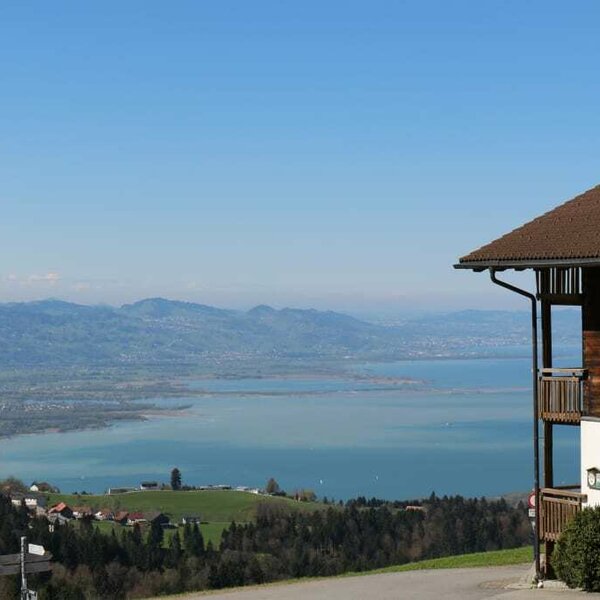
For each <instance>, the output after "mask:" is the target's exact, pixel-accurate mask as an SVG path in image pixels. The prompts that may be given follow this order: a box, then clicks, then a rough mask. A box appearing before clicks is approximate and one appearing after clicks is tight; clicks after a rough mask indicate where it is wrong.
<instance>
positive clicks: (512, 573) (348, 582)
mask: <svg viewBox="0 0 600 600" xmlns="http://www.w3.org/2000/svg"><path fill="white" fill-rule="evenodd" d="M527 570H528V568H527V567H524V566H512V567H491V568H490V567H487V568H477V569H447V570H445V569H439V570H432V571H406V572H404V573H386V574H383V575H364V576H360V577H344V578H339V579H319V580H315V581H307V582H303V583H293V584H276V585H267V586H257V587H252V588H247V589H241V590H234V591H229V592H218V593H211V594H189V595H184V596H177V598H178V599H181V600H194V599H198V600H201V599H206V600H209V599H210V600H484V599H489V598H492V599H498V600H560V599H561V598H565V597H566V598H572V599H573V600H575V598H582V599H585V600H588V599H591V598H600V594H585V595H584V594H583V593H579V592H573V591H571V590H556V589H545V590H528V589H509V588H507V586H508V585H510V584H514V583H517V582H518V581H519V579H521V578H523V576H524V575H525V574H526V573H527Z"/></svg>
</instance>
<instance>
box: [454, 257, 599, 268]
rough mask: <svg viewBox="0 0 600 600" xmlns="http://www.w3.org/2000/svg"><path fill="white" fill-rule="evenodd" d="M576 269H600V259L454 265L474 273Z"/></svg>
mask: <svg viewBox="0 0 600 600" xmlns="http://www.w3.org/2000/svg"><path fill="white" fill-rule="evenodd" d="M557 267H558V268H563V269H568V268H574V267H600V258H569V259H564V258H561V259H539V260H481V261H479V260H477V261H465V262H459V263H457V264H455V265H454V268H455V269H470V270H472V271H485V270H486V269H493V270H494V271H504V270H506V269H514V270H515V271H524V270H525V269H551V268H557Z"/></svg>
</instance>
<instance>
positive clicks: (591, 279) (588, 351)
mask: <svg viewBox="0 0 600 600" xmlns="http://www.w3.org/2000/svg"><path fill="white" fill-rule="evenodd" d="M598 231H600V186H596V187H594V188H592V189H590V190H588V191H586V192H584V193H582V194H580V195H578V196H576V197H574V198H572V199H571V200H568V201H567V202H563V203H562V204H560V205H558V206H557V207H556V208H554V209H552V210H550V211H547V212H544V213H543V214H542V215H540V216H539V217H537V218H535V219H533V220H532V221H529V222H528V223H525V224H524V225H522V226H520V227H517V228H516V229H514V230H513V231H510V232H508V233H506V234H505V235H503V236H501V237H499V238H497V239H496V240H493V241H492V242H490V243H488V244H485V245H484V246H481V247H480V248H478V249H476V250H474V251H472V252H470V253H469V254H467V255H465V256H463V257H461V258H460V260H459V262H458V264H456V265H455V267H456V268H458V269H470V270H473V271H475V272H482V271H488V272H489V274H490V277H491V280H492V282H494V283H495V284H496V285H499V286H501V287H503V288H505V289H508V290H510V291H511V292H514V293H517V294H519V295H520V296H522V297H525V298H527V299H528V300H529V301H530V302H531V322H532V327H531V328H532V362H533V373H534V378H533V397H532V403H533V466H534V469H533V471H534V473H533V474H534V478H533V479H534V490H535V495H536V501H537V510H536V516H535V524H536V528H537V536H536V538H535V543H534V550H535V566H536V575H537V576H541V574H542V573H541V561H540V547H541V545H542V544H545V550H546V575H551V574H552V551H553V546H554V543H555V542H556V541H557V540H558V538H559V537H560V535H561V533H562V531H564V528H565V526H566V525H567V523H568V522H569V521H570V520H571V519H572V518H573V517H574V516H575V515H576V514H577V513H578V512H579V511H580V510H581V509H582V508H583V507H584V506H600V484H598V480H597V479H595V477H596V475H595V473H598V472H600V236H599V235H598ZM528 269H529V270H532V271H534V273H535V281H536V293H535V294H532V293H531V292H529V291H528V290H525V289H521V288H518V287H516V286H515V285H512V284H510V283H508V282H507V281H506V280H504V279H500V278H498V277H497V274H498V273H500V272H504V271H507V270H515V271H524V270H528ZM554 306H577V307H580V308H581V359H580V361H577V362H578V363H579V364H573V365H568V367H569V368H561V369H557V368H555V366H554V364H553V352H552V350H553V347H552V346H553V343H552V342H553V335H552V333H553V332H552V308H553V307H554ZM538 315H540V316H541V319H540V320H538ZM539 345H541V352H538V350H539ZM540 362H541V364H540ZM565 426H568V427H573V426H575V427H580V441H581V448H580V457H581V459H580V470H579V477H578V478H579V479H581V478H585V479H586V480H587V481H585V482H584V481H581V480H580V481H579V482H575V483H574V485H572V486H561V487H558V486H556V485H555V481H554V448H553V445H554V444H553V438H554V433H555V428H556V427H565ZM582 486H585V492H587V493H583V490H582Z"/></svg>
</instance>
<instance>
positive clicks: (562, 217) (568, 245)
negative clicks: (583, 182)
mask: <svg viewBox="0 0 600 600" xmlns="http://www.w3.org/2000/svg"><path fill="white" fill-rule="evenodd" d="M583 265H588V266H593V265H598V266H600V186H596V187H594V188H592V189H591V190H588V191H587V192H584V193H583V194H581V195H579V196H576V197H575V198H573V199H572V200H569V201H568V202H565V203H564V204H561V205H560V206H558V207H556V208H554V209H553V210H551V211H549V212H547V213H545V214H543V215H541V216H539V217H537V218H536V219H534V220H533V221H530V222H529V223H526V224H525V225H522V226H521V227H519V228H517V229H515V230H513V231H511V232H510V233H507V234H505V235H503V236H502V237H500V238H498V239H497V240H494V241H493V242H490V243H489V244H486V245H485V246H482V247H481V248H479V249H478V250H474V251H473V252H471V253H470V254H467V255H466V256H463V257H462V258H461V259H460V260H459V264H457V265H455V266H456V267H457V268H462V269H475V270H483V269H486V268H489V267H495V268H498V269H503V268H504V269H506V268H514V269H524V268H528V267H543V266H583Z"/></svg>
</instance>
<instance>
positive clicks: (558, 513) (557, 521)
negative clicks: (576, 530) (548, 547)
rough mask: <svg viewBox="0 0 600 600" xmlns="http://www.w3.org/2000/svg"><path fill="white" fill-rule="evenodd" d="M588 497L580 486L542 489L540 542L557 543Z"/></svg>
mask: <svg viewBox="0 0 600 600" xmlns="http://www.w3.org/2000/svg"><path fill="white" fill-rule="evenodd" d="M586 501H587V496H586V495H585V494H582V493H581V492H580V488H579V486H565V487H556V488H542V489H541V490H540V504H541V505H542V509H541V512H540V540H542V541H545V542H555V541H556V540H558V538H559V537H560V534H561V533H562V532H563V531H564V529H565V527H566V526H567V523H568V522H569V521H570V520H571V519H572V518H573V517H574V516H575V515H576V514H577V513H578V512H579V511H580V510H581V507H582V503H583V502H586Z"/></svg>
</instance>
